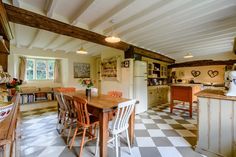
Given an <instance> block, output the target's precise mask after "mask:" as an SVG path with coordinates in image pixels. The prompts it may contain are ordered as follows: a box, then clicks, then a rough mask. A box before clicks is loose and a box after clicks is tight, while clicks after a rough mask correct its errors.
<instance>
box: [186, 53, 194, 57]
mask: <svg viewBox="0 0 236 157" xmlns="http://www.w3.org/2000/svg"><path fill="white" fill-rule="evenodd" d="M192 57H193V55H192V54H191V53H187V54H186V55H185V56H184V58H192Z"/></svg>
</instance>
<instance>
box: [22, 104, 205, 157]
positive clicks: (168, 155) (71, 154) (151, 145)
mask: <svg viewBox="0 0 236 157" xmlns="http://www.w3.org/2000/svg"><path fill="white" fill-rule="evenodd" d="M186 106H187V105H186ZM56 111H57V109H56V108H46V109H40V110H39V112H37V110H34V111H32V113H31V112H24V113H22V119H23V121H22V125H21V127H22V129H21V130H22V131H21V133H22V138H21V157H76V156H77V155H78V152H79V148H80V147H79V146H80V141H81V139H80V137H77V138H76V142H75V146H74V147H73V149H72V150H69V149H68V146H67V145H66V144H65V137H61V136H60V135H59V134H58V132H57V130H56V124H57V113H56ZM196 124H197V120H196V113H194V114H193V118H192V119H190V118H188V113H185V112H183V111H174V114H170V113H169V108H168V107H167V105H163V106H160V107H154V108H151V109H149V110H148V111H147V112H145V113H142V114H139V115H136V117H135V141H134V145H133V147H132V155H130V154H129V151H128V148H127V144H126V143H124V142H123V140H120V141H121V144H120V153H121V156H122V157H130V156H133V157H149V156H155V157H201V155H200V154H198V153H196V152H194V150H193V149H192V147H193V146H194V145H196V140H197V137H196V136H197V125H196ZM94 152H95V141H90V142H88V143H86V146H85V148H84V149H83V157H89V156H93V155H94ZM108 156H109V157H113V156H115V150H114V149H112V148H110V147H108Z"/></svg>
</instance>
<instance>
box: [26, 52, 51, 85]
mask: <svg viewBox="0 0 236 157" xmlns="http://www.w3.org/2000/svg"><path fill="white" fill-rule="evenodd" d="M28 60H31V61H33V79H32V80H28V78H27V71H28V68H27V63H26V80H27V81H53V80H54V79H55V78H54V68H53V78H51V79H50V78H49V71H50V70H49V61H54V67H55V59H47V58H30V57H29V58H26V61H27V62H28ZM37 61H44V62H45V63H46V69H45V71H46V79H37Z"/></svg>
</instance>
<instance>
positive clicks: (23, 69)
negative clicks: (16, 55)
mask: <svg viewBox="0 0 236 157" xmlns="http://www.w3.org/2000/svg"><path fill="white" fill-rule="evenodd" d="M26 62H27V61H26V57H20V64H19V79H20V80H22V81H25V72H26V64H27V63H26Z"/></svg>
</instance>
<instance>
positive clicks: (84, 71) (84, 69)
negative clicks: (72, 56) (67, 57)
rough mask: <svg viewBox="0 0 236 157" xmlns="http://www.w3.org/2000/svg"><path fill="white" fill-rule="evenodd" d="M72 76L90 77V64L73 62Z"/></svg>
mask: <svg viewBox="0 0 236 157" xmlns="http://www.w3.org/2000/svg"><path fill="white" fill-rule="evenodd" d="M74 78H90V64H89V63H74Z"/></svg>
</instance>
